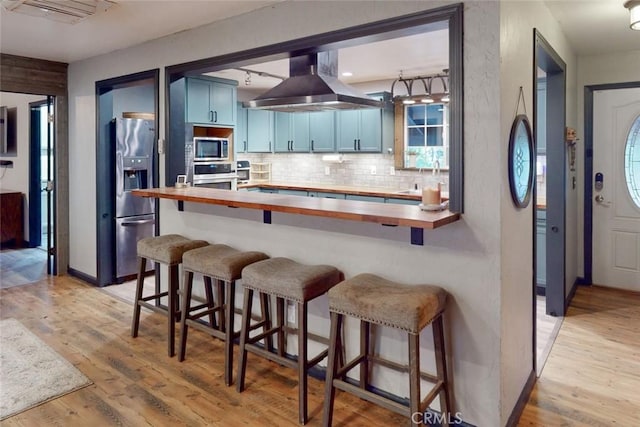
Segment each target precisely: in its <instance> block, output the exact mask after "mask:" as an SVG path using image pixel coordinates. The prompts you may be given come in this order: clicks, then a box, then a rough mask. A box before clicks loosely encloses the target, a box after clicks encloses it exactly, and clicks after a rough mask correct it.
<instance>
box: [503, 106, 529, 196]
mask: <svg viewBox="0 0 640 427" xmlns="http://www.w3.org/2000/svg"><path fill="white" fill-rule="evenodd" d="M534 168H535V155H534V147H533V136H532V134H531V126H530V125H529V119H527V116H525V115H524V114H519V115H518V116H516V118H515V120H514V121H513V125H511V133H510V135H509V188H510V190H511V198H512V199H513V203H514V204H515V205H516V207H518V208H526V207H527V206H528V205H529V199H531V190H532V189H533V179H534Z"/></svg>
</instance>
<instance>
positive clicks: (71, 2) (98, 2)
mask: <svg viewBox="0 0 640 427" xmlns="http://www.w3.org/2000/svg"><path fill="white" fill-rule="evenodd" d="M115 4H116V2H115V1H113V0H2V7H3V8H4V9H5V10H7V11H11V12H17V13H24V14H26V15H31V16H37V17H40V18H45V19H50V20H52V21H56V22H63V23H65V24H76V23H78V22H80V21H82V20H83V19H85V18H88V17H89V16H93V15H95V14H97V13H101V12H104V11H106V10H107V9H109V8H110V7H112V6H113V5H115Z"/></svg>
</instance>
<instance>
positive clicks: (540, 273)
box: [536, 209, 547, 288]
mask: <svg viewBox="0 0 640 427" xmlns="http://www.w3.org/2000/svg"><path fill="white" fill-rule="evenodd" d="M536 282H537V284H538V287H542V288H544V287H546V286H547V211H545V210H543V209H538V210H537V211H536Z"/></svg>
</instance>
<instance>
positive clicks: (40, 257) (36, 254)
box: [0, 248, 47, 288]
mask: <svg viewBox="0 0 640 427" xmlns="http://www.w3.org/2000/svg"><path fill="white" fill-rule="evenodd" d="M46 261H47V254H46V252H45V251H44V250H42V249H40V248H25V249H2V250H1V251H0V288H11V287H13V286H20V285H24V284H26V283H34V282H37V281H38V280H41V279H43V278H44V277H45V276H46V275H47V264H46Z"/></svg>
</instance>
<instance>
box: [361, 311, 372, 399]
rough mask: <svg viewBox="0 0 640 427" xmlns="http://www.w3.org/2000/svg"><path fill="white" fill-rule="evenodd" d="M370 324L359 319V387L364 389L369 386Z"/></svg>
mask: <svg viewBox="0 0 640 427" xmlns="http://www.w3.org/2000/svg"><path fill="white" fill-rule="evenodd" d="M370 331H371V324H370V323H369V322H367V321H366V320H361V321H360V355H361V356H362V362H360V388H361V389H363V390H366V389H367V387H368V386H369V342H370V341H369V340H370Z"/></svg>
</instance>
